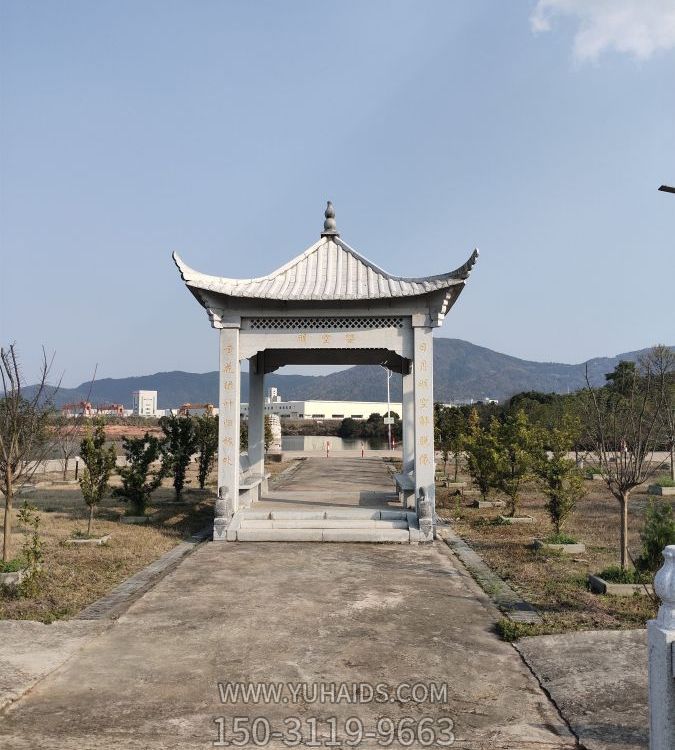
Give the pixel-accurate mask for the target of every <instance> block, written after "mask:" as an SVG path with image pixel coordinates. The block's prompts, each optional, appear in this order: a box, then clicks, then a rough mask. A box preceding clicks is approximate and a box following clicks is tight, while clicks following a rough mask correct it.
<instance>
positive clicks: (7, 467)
mask: <svg viewBox="0 0 675 750" xmlns="http://www.w3.org/2000/svg"><path fill="white" fill-rule="evenodd" d="M52 359H53V358H52ZM51 364H52V360H48V359H47V355H46V353H45V351H44V349H43V350H42V362H41V365H40V376H39V379H38V383H37V385H35V386H33V387H32V389H30V390H29V391H28V392H27V394H26V391H25V383H24V380H23V374H22V372H21V367H20V364H19V361H18V357H17V351H16V346H15V344H11V345H10V346H9V347H8V348H7V349H4V348H2V349H0V378H1V379H2V389H3V393H2V398H0V490H2V493H3V495H4V496H5V513H4V521H3V524H4V529H3V542H2V559H3V562H8V561H9V560H10V559H11V557H10V552H11V535H12V503H13V500H14V494H15V491H16V488H17V487H20V486H21V485H22V484H24V483H25V482H27V481H28V480H29V479H30V478H31V477H32V476H33V474H34V473H35V471H36V469H37V468H38V466H39V464H40V462H41V461H43V460H44V459H45V458H46V456H47V455H48V453H49V451H50V450H51V448H52V442H53V436H52V435H50V432H49V429H48V424H47V423H48V419H49V415H50V412H51V410H52V408H53V407H52V404H53V398H54V395H55V393H56V390H57V389H58V386H56V387H51V386H50V385H48V383H47V378H48V377H49V371H50V369H51Z"/></svg>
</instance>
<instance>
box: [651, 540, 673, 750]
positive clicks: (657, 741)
mask: <svg viewBox="0 0 675 750" xmlns="http://www.w3.org/2000/svg"><path fill="white" fill-rule="evenodd" d="M663 557H664V563H663V567H662V568H661V570H659V572H658V573H657V574H656V576H655V578H654V591H655V592H656V594H657V596H658V597H659V599H661V602H662V604H661V607H660V608H659V612H658V615H657V617H656V619H655V620H650V621H649V622H648V623H647V634H648V642H649V750H673V748H674V747H675V663H674V661H675V655H674V654H673V651H674V650H675V544H670V545H668V546H667V547H666V548H665V549H664V550H663Z"/></svg>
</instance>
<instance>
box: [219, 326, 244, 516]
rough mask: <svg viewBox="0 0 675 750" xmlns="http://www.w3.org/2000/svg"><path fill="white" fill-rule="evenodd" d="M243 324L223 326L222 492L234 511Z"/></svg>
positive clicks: (220, 420) (221, 363) (221, 366)
mask: <svg viewBox="0 0 675 750" xmlns="http://www.w3.org/2000/svg"><path fill="white" fill-rule="evenodd" d="M239 382H240V367H239V327H235V326H232V327H227V326H223V327H222V328H221V329H220V386H219V387H220V395H219V405H218V492H219V495H220V496H222V497H224V496H225V493H226V492H227V496H228V498H229V507H230V508H231V509H232V511H233V512H236V511H237V508H238V507H239V408H240V406H239Z"/></svg>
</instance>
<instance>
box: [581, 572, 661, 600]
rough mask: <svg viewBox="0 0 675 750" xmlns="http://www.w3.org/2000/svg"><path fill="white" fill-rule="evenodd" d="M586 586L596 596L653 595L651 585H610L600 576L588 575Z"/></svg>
mask: <svg viewBox="0 0 675 750" xmlns="http://www.w3.org/2000/svg"><path fill="white" fill-rule="evenodd" d="M588 584H589V586H590V588H591V591H593V592H594V593H596V594H609V595H611V596H636V595H637V596H648V595H651V594H653V593H654V589H653V588H652V586H651V584H641V583H610V582H609V581H606V580H605V579H604V578H601V577H600V576H596V575H593V574H589V576H588Z"/></svg>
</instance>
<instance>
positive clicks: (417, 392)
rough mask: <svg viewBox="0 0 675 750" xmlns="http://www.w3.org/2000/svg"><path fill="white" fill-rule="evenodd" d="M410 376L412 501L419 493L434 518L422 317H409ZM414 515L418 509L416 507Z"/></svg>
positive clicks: (429, 358) (428, 370) (429, 342)
mask: <svg viewBox="0 0 675 750" xmlns="http://www.w3.org/2000/svg"><path fill="white" fill-rule="evenodd" d="M412 324H413V344H414V355H413V356H414V360H413V376H414V399H415V498H416V502H417V504H418V506H419V502H420V495H421V491H423V493H424V499H425V501H428V502H429V504H430V514H428V513H427V512H426V510H425V512H424V515H425V517H426V518H429V517H430V518H431V521H432V523H433V519H434V517H435V507H436V485H435V482H434V474H435V471H434V378H433V362H434V342H433V336H432V330H433V329H432V328H431V326H430V324H429V318H428V316H426V315H413V316H412ZM417 511H418V515H420V509H419V507H418V508H417Z"/></svg>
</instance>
